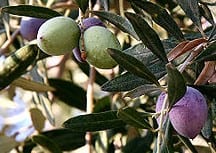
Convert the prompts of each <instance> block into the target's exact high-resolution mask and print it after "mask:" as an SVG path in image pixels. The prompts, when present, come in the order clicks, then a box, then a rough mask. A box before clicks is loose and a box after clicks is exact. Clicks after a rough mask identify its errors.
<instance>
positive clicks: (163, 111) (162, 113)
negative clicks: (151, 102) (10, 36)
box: [157, 94, 168, 153]
mask: <svg viewBox="0 0 216 153" xmlns="http://www.w3.org/2000/svg"><path fill="white" fill-rule="evenodd" d="M167 107H168V94H166V95H165V98H164V101H163V105H162V108H161V111H160V116H159V117H160V120H159V127H158V139H157V153H161V143H162V136H163V123H164V120H165V118H164V117H165V116H166V114H167Z"/></svg>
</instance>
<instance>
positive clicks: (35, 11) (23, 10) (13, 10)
mask: <svg viewBox="0 0 216 153" xmlns="http://www.w3.org/2000/svg"><path fill="white" fill-rule="evenodd" d="M1 11H2V12H3V13H9V14H14V15H20V16H30V17H35V18H44V19H49V18H52V17H56V16H61V14H60V13H58V12H56V11H54V10H51V9H49V8H46V7H40V6H32V5H17V6H6V7H3V8H2V9H1Z"/></svg>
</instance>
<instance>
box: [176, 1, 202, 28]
mask: <svg viewBox="0 0 216 153" xmlns="http://www.w3.org/2000/svg"><path fill="white" fill-rule="evenodd" d="M177 2H178V4H179V5H180V6H181V8H182V9H183V10H184V12H185V14H186V15H187V16H188V17H189V18H190V19H191V20H192V21H193V23H194V24H195V25H196V26H197V27H198V28H199V30H200V31H201V32H203V29H202V25H201V17H200V12H199V4H198V0H189V1H187V0H177Z"/></svg>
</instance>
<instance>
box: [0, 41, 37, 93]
mask: <svg viewBox="0 0 216 153" xmlns="http://www.w3.org/2000/svg"><path fill="white" fill-rule="evenodd" d="M38 53H39V48H38V47H37V45H34V44H32V45H26V46H24V47H22V48H20V49H18V50H17V51H15V52H13V53H12V54H11V55H10V56H8V57H7V58H6V59H5V60H4V62H3V63H1V65H0V90H1V89H4V88H5V87H6V86H8V85H9V84H10V83H11V82H13V81H14V80H15V79H17V78H18V77H20V76H21V75H22V74H24V73H25V72H26V69H27V68H28V66H30V65H32V64H34V62H35V61H36V57H37V55H38Z"/></svg>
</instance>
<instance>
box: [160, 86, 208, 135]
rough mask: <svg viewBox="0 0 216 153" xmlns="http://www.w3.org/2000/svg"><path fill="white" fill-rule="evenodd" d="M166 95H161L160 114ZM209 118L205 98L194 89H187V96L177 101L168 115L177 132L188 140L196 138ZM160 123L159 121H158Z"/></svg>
mask: <svg viewBox="0 0 216 153" xmlns="http://www.w3.org/2000/svg"><path fill="white" fill-rule="evenodd" d="M165 96H166V94H165V93H164V92H163V93H161V94H160V96H159V97H158V100H157V104H156V112H160V110H161V107H162V104H163V101H164V98H165ZM207 116H208V107H207V103H206V100H205V97H204V96H203V95H202V94H201V93H200V92H199V91H198V90H197V89H194V88H192V87H187V91H186V93H185V95H184V96H183V97H182V98H181V99H180V100H179V101H177V102H176V103H175V104H174V105H173V106H172V108H171V110H170V111H169V113H168V117H169V119H170V122H171V124H172V125H173V127H174V129H175V130H176V132H177V133H178V134H180V135H182V136H184V137H187V138H191V139H193V138H195V137H196V136H197V135H198V134H199V133H200V131H201V129H202V128H203V126H204V124H205V122H206V120H207ZM157 121H159V119H158V120H157Z"/></svg>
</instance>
